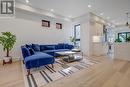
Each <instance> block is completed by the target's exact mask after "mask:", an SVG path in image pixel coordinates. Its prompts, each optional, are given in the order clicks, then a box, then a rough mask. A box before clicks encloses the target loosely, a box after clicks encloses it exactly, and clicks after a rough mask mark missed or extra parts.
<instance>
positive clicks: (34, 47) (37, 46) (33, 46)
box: [32, 44, 40, 51]
mask: <svg viewBox="0 0 130 87" xmlns="http://www.w3.org/2000/svg"><path fill="white" fill-rule="evenodd" d="M32 48H33V50H34V51H40V46H39V45H38V44H32Z"/></svg>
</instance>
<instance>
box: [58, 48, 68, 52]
mask: <svg viewBox="0 0 130 87" xmlns="http://www.w3.org/2000/svg"><path fill="white" fill-rule="evenodd" d="M59 51H69V49H58V50H57V52H59Z"/></svg>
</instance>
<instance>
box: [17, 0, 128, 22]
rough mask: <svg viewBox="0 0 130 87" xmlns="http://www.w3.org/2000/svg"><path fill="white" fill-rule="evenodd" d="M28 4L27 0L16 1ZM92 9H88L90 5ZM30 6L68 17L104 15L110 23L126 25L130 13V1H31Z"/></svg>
mask: <svg viewBox="0 0 130 87" xmlns="http://www.w3.org/2000/svg"><path fill="white" fill-rule="evenodd" d="M16 1H20V2H23V3H26V2H25V1H26V0H16ZM89 3H90V4H91V5H92V8H91V9H90V8H88V4H89ZM28 4H29V5H31V6H32V7H36V8H40V9H46V10H50V9H54V12H55V13H57V14H59V15H63V16H66V17H70V16H71V17H72V18H75V17H78V16H82V15H84V14H85V13H87V12H89V11H92V12H93V11H94V12H95V13H96V14H97V15H100V13H102V12H103V13H104V15H103V16H102V17H103V18H107V17H110V19H109V20H110V21H112V22H115V23H122V22H123V23H124V22H125V21H126V14H125V13H126V12H130V0H29V3H28Z"/></svg>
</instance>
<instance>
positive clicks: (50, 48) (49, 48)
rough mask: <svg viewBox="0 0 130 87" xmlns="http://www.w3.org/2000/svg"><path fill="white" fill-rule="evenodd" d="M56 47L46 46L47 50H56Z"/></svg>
mask: <svg viewBox="0 0 130 87" xmlns="http://www.w3.org/2000/svg"><path fill="white" fill-rule="evenodd" d="M54 49H55V46H45V50H54Z"/></svg>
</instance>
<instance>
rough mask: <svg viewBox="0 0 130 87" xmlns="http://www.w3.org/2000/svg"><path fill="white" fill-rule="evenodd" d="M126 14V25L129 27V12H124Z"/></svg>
mask: <svg viewBox="0 0 130 87" xmlns="http://www.w3.org/2000/svg"><path fill="white" fill-rule="evenodd" d="M126 16H127V22H126V26H128V27H129V28H130V24H129V13H128V12H127V13H126Z"/></svg>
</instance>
